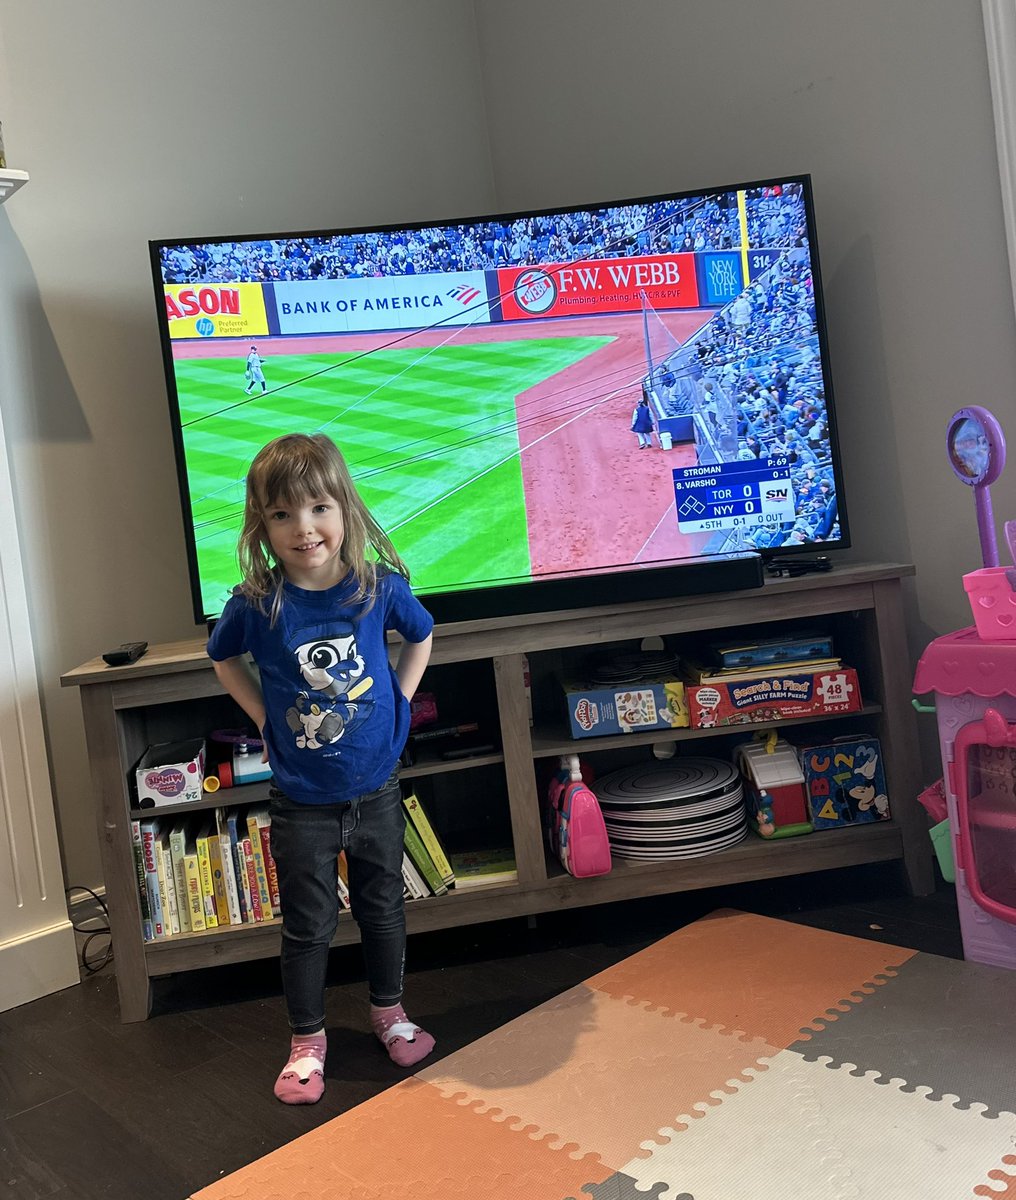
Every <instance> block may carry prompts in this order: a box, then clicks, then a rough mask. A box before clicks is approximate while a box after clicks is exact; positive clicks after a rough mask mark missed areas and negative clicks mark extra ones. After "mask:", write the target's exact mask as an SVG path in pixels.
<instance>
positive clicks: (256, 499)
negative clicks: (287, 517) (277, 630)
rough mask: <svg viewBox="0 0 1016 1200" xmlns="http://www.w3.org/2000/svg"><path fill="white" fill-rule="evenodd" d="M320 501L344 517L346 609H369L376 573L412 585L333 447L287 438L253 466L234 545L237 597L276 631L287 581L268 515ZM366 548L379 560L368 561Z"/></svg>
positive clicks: (315, 438) (319, 437) (321, 437)
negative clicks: (351, 582) (349, 585)
mask: <svg viewBox="0 0 1016 1200" xmlns="http://www.w3.org/2000/svg"><path fill="white" fill-rule="evenodd" d="M325 496H331V497H332V498H333V499H334V500H336V501H338V504H339V507H340V508H341V510H342V521H343V526H344V528H343V539H342V561H343V562H344V563H345V564H346V565H347V566H348V567H349V570H350V573H351V574H352V575H353V577H354V579H355V580H356V591H355V593H354V594H353V595H352V596H351V597H350V602H351V603H354V604H357V603H360V602H362V601H366V602H367V608H370V606H371V605H372V604H373V603H374V597H375V593H376V590H377V579H378V569H379V567H380V568H385V569H387V570H389V571H397V572H398V574H400V575H402V576H403V577H404V578H406V579H408V578H409V571H408V569H407V567H406V564H405V563H404V562H403V561H402V559H401V558H400V557H399V555H398V553H397V552H396V550H395V547H394V546H393V545H392V543H391V542H390V541H389V539H388V535H387V534H386V533H385V531H384V530H383V529H382V528H381V526H380V525H379V524H378V523H377V521H375V520H374V518H373V517H372V516H371V514H370V511H369V509H368V508H367V506H366V505H365V504H364V502H363V500H361V499H360V494H359V493H358V492H357V490H356V486H355V484H354V483H353V477H352V476H351V475H350V473H349V467H347V466H346V460H345V459H344V458H343V457H342V454H341V452H340V451H339V448H338V446H336V445H335V443H334V442H333V441H332V439H331V438H330V437H327V436H326V435H325V434H323V433H315V434H305V433H287V434H285V435H284V436H283V437H278V438H276V439H275V440H274V441H271V442H269V443H268V445H267V446H265V447H263V449H261V450H260V451H259V452H258V454H257V455H256V457H255V459H254V461H253V462H252V463H251V465H250V469H249V470H248V472H247V497H246V500H245V503H244V510H243V527H242V529H241V530H240V540H239V544H238V546H237V558H238V560H239V563H240V574H241V577H242V582H241V584H240V586H239V588H238V591H239V592H240V594H241V595H242V596H246V597H247V599H248V600H250V601H252V602H253V603H254V604H255V605H256V606H257V607H258V608H259V609H260V610H261V612H266V605H268V606H269V607H268V609H267V611H269V613H270V616H271V621H272V624H273V625H274V624H275V621H276V620H277V618H278V615H279V610H280V609H281V607H282V596H283V591H282V585H283V583H284V582H285V576H284V575H283V573H282V570H281V568H280V567H279V565H278V563H276V562H274V561H273V558H272V551H271V543H270V542H269V540H268V533H267V530H266V529H265V518H264V514H265V511H266V509H268V508H270V507H272V506H275V505H279V506H293V505H297V504H305V503H306V502H307V501H308V500H317V499H321V498H323V497H325ZM368 546H369V547H370V548H371V549H372V550H373V552H374V555H376V558H374V557H371V558H368V557H367V548H368Z"/></svg>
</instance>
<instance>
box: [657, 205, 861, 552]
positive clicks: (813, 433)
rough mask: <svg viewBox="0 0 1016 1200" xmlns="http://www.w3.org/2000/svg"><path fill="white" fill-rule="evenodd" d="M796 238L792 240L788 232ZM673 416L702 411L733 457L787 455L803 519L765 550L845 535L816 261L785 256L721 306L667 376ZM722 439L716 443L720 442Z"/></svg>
mask: <svg viewBox="0 0 1016 1200" xmlns="http://www.w3.org/2000/svg"><path fill="white" fill-rule="evenodd" d="M788 235H789V236H793V235H792V234H790V233H789V229H788ZM657 378H658V380H662V379H664V378H666V379H667V380H668V381H672V383H671V386H669V387H662V388H661V387H660V386H659V385H658V386H657V395H659V396H660V397H661V400H662V402H663V405H664V408H665V410H666V412H667V413H668V415H674V416H679V415H684V414H687V413H688V412H689V411H696V410H697V411H699V412H700V413H701V414H702V415H703V419H704V420H705V421H706V422H707V423H708V425H709V428H710V429H715V430H716V431H717V434H719V433H720V432H722V431H723V430H724V429H726V430H727V431H729V432H730V433H731V434H733V435H734V436H735V437H736V443H735V441H734V437H729V438H727V439H726V444H727V445H729V446H730V447H733V446H734V445H735V444H736V451H734V453H733V455H732V457H736V458H737V459H740V460H748V461H750V460H751V459H753V458H770V457H778V456H786V458H787V460H788V462H789V464H790V472H791V483H792V485H793V491H794V502H795V519H794V521H792V522H787V523H786V524H784V525H782V526H779V527H773V528H768V527H762V526H760V527H758V528H756V529H753V530H751V531H750V532H749V534H748V538H747V540H749V541H750V542H751V544H752V545H753V546H755V547H756V548H757V549H764V548H768V547H776V546H782V545H790V544H793V543H801V542H816V541H825V540H827V539H835V538H837V537H838V536H839V523H838V518H837V508H836V486H835V479H834V475H833V465H832V447H831V440H830V431H829V419H828V410H827V407H826V395H825V387H824V384H823V378H822V365H821V359H820V355H819V346H818V332H817V328H816V320H815V297H814V284H813V279H812V274H811V268H810V266H809V265H808V260H807V256H806V255H803V254H799V253H798V254H795V253H794V252H793V251H792V250H791V251H787V252H785V253H783V254H782V255H781V256H780V257H779V258H778V259H777V261H776V262H775V263H774V264H773V266H772V267H771V268H769V270H767V271H766V272H765V273H764V274H763V275H762V276H760V277H759V278H757V279H756V280H755V281H754V282H753V283H752V284H751V285H750V286H749V287H748V288H747V290H746V291H745V292H743V293H742V294H741V296H739V297H737V298H736V299H735V300H734V301H732V302H731V303H730V304H728V305H727V306H725V307H724V308H723V309H721V310H720V311H719V312H718V313H717V314H716V315H715V316H714V317H712V318H711V319H710V320H709V321H708V322H707V323H706V324H705V325H704V326H703V327H702V329H700V330H699V332H698V333H697V334H696V335H695V336H694V337H693V338H691V339H690V340H689V341H688V342H687V343H685V345H684V346H682V347H681V349H680V351H679V352H678V353H677V354H676V355H672V356H671V357H670V358H669V359H668V360H667V362H666V363H665V364H662V370H661V372H660V374H659V375H658V377H657ZM721 440H723V439H721V438H720V437H719V436H718V437H717V442H719V441H721Z"/></svg>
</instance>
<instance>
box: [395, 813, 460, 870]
mask: <svg viewBox="0 0 1016 1200" xmlns="http://www.w3.org/2000/svg"><path fill="white" fill-rule="evenodd" d="M402 803H403V804H404V805H405V809H406V813H407V815H408V817H409V820H410V821H411V822H412V824H413V825H414V826H415V828H416V832H417V833H418V834H419V835H420V840H421V841H422V842H423V844H424V846H425V847H426V848H427V853H428V854H429V855H430V860H431V862H432V863H433V864H434V866H435V867H436V868H437V872H438V874H439V875H440V876H441V879H442V880H443V881H444V883H445V886H446V887H451V886H452V884H453V883H454V882H455V872H454V871H453V870H452V865H451V863H450V862H449V861H448V856H447V854H446V853H445V850H444V847H443V846H442V845H441V841H440V839H439V838H438V836H437V834H436V833H435V832H434V826H433V825H431V823H430V818H429V817H428V816H427V813H426V811H425V810H424V807H423V805H422V804H421V803H420V800H419V797H417V796H416V795H412V796H406V797H405V798H404V800H403V801H402Z"/></svg>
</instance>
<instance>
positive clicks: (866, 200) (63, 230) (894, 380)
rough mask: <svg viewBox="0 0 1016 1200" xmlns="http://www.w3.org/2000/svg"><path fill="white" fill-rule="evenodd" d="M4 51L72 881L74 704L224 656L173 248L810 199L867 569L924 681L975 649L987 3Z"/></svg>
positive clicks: (18, 355)
mask: <svg viewBox="0 0 1016 1200" xmlns="http://www.w3.org/2000/svg"><path fill="white" fill-rule="evenodd" d="M4 55H5V59H4V57H0V119H2V120H3V121H4V128H5V132H6V137H7V146H8V160H9V162H10V164H11V165H12V166H20V167H24V168H25V169H27V170H29V171H30V172H31V174H32V181H31V183H30V184H29V185H28V187H27V188H25V189H24V190H23V191H22V192H20V193H19V194H18V195H17V196H16V197H15V198H14V199H13V200H12V201H10V202H9V203H8V204H7V205H6V206H5V207H4V209H0V405H2V408H3V416H4V420H5V422H6V425H7V431H8V441H9V444H10V445H9V449H10V453H11V457H12V464H13V467H14V471H15V478H16V486H17V490H18V497H19V513H18V517H19V521H20V524H21V529H22V533H23V540H24V556H25V560H26V569H27V572H28V579H29V587H30V593H31V597H32V601H33V606H34V617H35V632H36V640H37V651H38V660H39V672H40V678H41V680H42V682H43V685H44V689H45V702H46V708H47V724H48V731H49V738H50V748H51V757H52V762H53V769H54V780H55V786H56V792H57V802H58V809H59V816H60V822H61V826H62V829H63V831H64V840H65V853H66V860H67V872H68V877H69V878H70V879H71V880H72V881H73V882H75V883H94V882H96V881H97V880H98V878H99V867H98V856H97V844H96V840H95V836H94V832H93V824H94V821H93V816H92V810H91V801H90V788H89V785H88V776H87V763H86V760H85V756H84V746H83V736H82V733H81V722H80V716H79V708H78V697H77V694H76V693H74V692H63V693H61V691H60V689H59V687H58V685H57V683H56V680H57V678H58V676H59V674H60V673H61V672H62V671H65V670H67V669H69V668H71V667H73V666H76V665H77V664H78V663H79V662H82V661H84V660H86V659H88V658H90V657H92V656H93V655H95V654H97V653H98V652H100V651H101V650H102V649H104V648H105V647H106V646H107V645H109V644H113V643H117V642H120V641H123V640H126V639H128V638H134V637H143V638H147V639H149V640H150V641H165V640H173V639H176V638H183V637H191V636H194V633H195V629H194V626H193V624H192V623H191V619H190V616H189V613H190V603H189V592H188V589H187V583H186V562H185V556H184V549H183V537H182V531H181V523H180V517H179V509H178V502H177V493H176V482H175V476H174V471H173V466H172V462H171V451H170V438H169V426H168V420H167V416H166V401H165V390H164V385H163V381H162V374H161V365H160V359H159V349H158V343H157V337H156V330H155V321H154V307H153V304H154V301H153V299H152V289H151V282H150V279H149V276H148V264H147V256H146V247H145V243H146V241H147V239H148V238H149V237H169V236H174V235H180V236H183V235H186V234H190V233H194V234H214V233H217V232H234V231H244V230H246V231H251V232H254V231H259V230H262V229H274V228H282V227H292V228H298V227H300V226H304V227H313V226H320V225H335V224H350V225H353V224H357V223H365V222H369V221H375V220H376V221H397V220H402V219H405V220H413V219H425V218H428V217H440V216H449V215H458V214H462V213H468V212H479V211H483V210H489V209H492V208H501V209H506V208H526V207H536V206H541V205H544V204H547V203H561V204H569V203H582V202H584V201H587V200H590V199H597V198H604V197H612V196H624V195H638V194H640V193H642V194H644V193H650V192H656V191H669V190H675V189H680V188H684V187H689V188H693V187H699V186H706V185H709V184H722V183H728V182H733V181H737V180H741V179H749V178H753V177H761V176H765V175H774V174H779V173H780V172H783V171H800V170H806V171H810V172H811V173H812V174H813V176H814V181H815V192H816V206H817V215H818V224H819V236H820V246H821V252H822V265H823V272H824V278H825V290H826V301H827V309H828V318H829V328H830V340H831V351H832V360H833V369H834V376H835V384H836V395H837V401H838V411H839V416H840V428H841V437H842V441H843V447H844V455H845V470H846V476H847V478H846V482H847V493H848V498H849V502H850V516H851V523H852V526H853V532H854V541H855V546H856V551H855V556H856V557H864V558H875V557H891V558H895V559H904V560H907V561H912V562H914V563H915V564H916V565H917V568H918V577H917V582H916V585H915V587H914V589H913V590H912V592H911V599H910V614H909V615H910V635H911V645H910V647H909V652H910V657H908V656H907V655H906V652H905V650H904V648H902V647H901V665H900V669H901V670H903V671H907V672H909V670H910V666H911V661H910V659H911V658H912V656H913V654H915V653H916V652H918V651H919V650H920V648H921V647H922V646H923V644H924V643H925V642H926V641H927V640H928V639H929V638H930V637H932V636H934V635H936V634H938V633H941V632H944V631H946V630H948V629H951V628H954V627H956V626H957V625H959V624H965V623H967V622H968V610H967V608H966V604H965V600H964V597H963V592H962V585H961V582H960V575H961V573H962V572H963V571H965V570H970V569H973V568H974V567H975V566H977V565H978V558H979V555H978V547H977V538H976V532H975V525H974V518H973V504H972V498H971V496H970V495H969V493H968V492H967V490H966V489H965V488H963V487H962V485H961V484H959V483H958V482H957V481H955V480H954V478H953V476H952V474H951V472H950V471H949V470H948V467H947V466H946V463H945V458H944V454H943V450H942V437H943V432H944V427H945V423H946V420H947V418H948V416H949V414H950V413H951V412H952V411H953V410H954V409H955V408H956V407H958V406H959V405H960V404H962V403H970V402H977V403H982V404H987V405H988V406H989V407H993V408H994V409H995V410H996V412H997V413H998V415H999V416H1000V417H1001V419H1002V420H1003V422H1004V423H1006V424H1008V426H1009V431H1010V433H1011V434H1012V435H1013V437H1014V438H1016V421H1014V420H1013V416H1014V411H1013V410H1014V405H1013V401H1012V394H1013V380H1014V379H1016V370H1014V367H1016V340H1014V316H1013V305H1012V298H1011V290H1010V281H1009V275H1008V266H1007V259H1006V250H1005V238H1004V231H1003V223H1002V213H1001V201H1000V194H999V184H998V169H997V164H996V158H995V149H994V133H993V125H992V113H991V102H990V95H989V90H988V77H987V61H986V55H985V48H984V34H983V29H982V24H981V12H980V5H979V3H978V2H977V0H852V2H851V3H850V4H849V5H848V4H842V3H832V2H829V0H820V2H818V3H816V2H815V0H810V2H808V0H769V2H768V3H766V4H756V3H750V2H749V0H726V2H723V3H720V2H717V0H711V2H710V0H681V3H677V2H675V0H512V3H510V4H508V3H504V0H475V3H470V0H428V3H426V4H419V3H416V4H414V3H412V0H335V2H327V0H318V2H312V0H291V2H290V3H289V4H287V5H285V6H283V5H277V4H275V3H272V2H270V0H256V2H253V0H247V2H246V3H240V2H239V0H219V2H218V3H216V4H208V3H202V4H198V3H196V2H195V0H177V3H175V4H173V5H171V6H169V5H167V6H154V5H143V4H142V5H139V4H137V3H132V2H130V0H101V2H99V3H97V4H94V5H89V6H85V5H80V4H78V3H74V2H73V0H39V2H38V3H36V4H33V5H25V4H23V3H21V2H20V0H0V56H4ZM5 66H6V68H7V70H6V71H5V70H4V67H5ZM1014 479H1016V469H1014V470H1011V471H1010V472H1009V473H1008V475H1007V476H1006V477H1005V478H1004V479H1003V480H1002V481H1001V482H1000V483H999V484H998V485H996V488H995V491H994V498H995V505H996V509H997V510H998V512H999V516H1000V517H1002V516H1008V515H1010V514H1012V515H1016V487H1014V484H1013V480H1014ZM926 733H927V730H926ZM935 773H936V766H935V762H934V753H933V747H932V746H931V745H930V744H929V761H928V766H927V776H928V778H929V780H930V779H931V778H933V777H934V775H935Z"/></svg>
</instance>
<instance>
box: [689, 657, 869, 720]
mask: <svg viewBox="0 0 1016 1200" xmlns="http://www.w3.org/2000/svg"><path fill="white" fill-rule="evenodd" d="M686 691H687V703H688V715H689V719H690V722H691V727H692V729H711V728H713V727H715V726H720V725H750V724H752V722H756V721H785V720H790V719H793V718H795V717H816V716H822V715H824V714H826V713H847V712H860V710H861V688H860V685H859V684H858V681H857V672H856V671H855V670H854V669H853V667H844V666H840V667H836V668H835V669H832V670H825V671H801V670H795V671H793V673H789V672H788V673H783V672H781V671H780V669H779V668H778V667H777V668H775V669H774V670H773V671H772V672H770V673H766V674H761V673H760V674H759V675H757V676H754V677H751V678H747V679H737V680H723V679H721V678H719V677H714V678H712V679H709V680H708V681H703V682H701V683H697V684H689V685H688V687H687V689H686Z"/></svg>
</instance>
